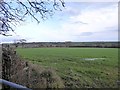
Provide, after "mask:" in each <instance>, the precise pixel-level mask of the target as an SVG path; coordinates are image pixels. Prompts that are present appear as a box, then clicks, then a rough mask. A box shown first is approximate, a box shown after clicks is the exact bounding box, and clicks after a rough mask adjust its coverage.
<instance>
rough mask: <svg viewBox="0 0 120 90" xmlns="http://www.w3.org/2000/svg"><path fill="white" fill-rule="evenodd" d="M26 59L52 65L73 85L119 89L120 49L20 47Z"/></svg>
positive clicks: (67, 82) (65, 83) (77, 86)
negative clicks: (119, 65) (119, 52)
mask: <svg viewBox="0 0 120 90" xmlns="http://www.w3.org/2000/svg"><path fill="white" fill-rule="evenodd" d="M17 52H18V54H19V55H20V56H21V58H23V59H24V60H28V61H29V62H32V63H34V64H38V65H40V66H42V67H45V68H52V69H53V70H55V71H56V73H57V74H58V75H59V76H60V78H61V79H62V80H63V83H64V85H65V87H70V88H88V87H94V88H107V87H111V88H115V87H117V83H116V82H117V80H118V49H117V48H18V49H17Z"/></svg>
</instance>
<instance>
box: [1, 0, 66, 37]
mask: <svg viewBox="0 0 120 90" xmlns="http://www.w3.org/2000/svg"><path fill="white" fill-rule="evenodd" d="M61 7H65V3H64V1H63V0H0V34H2V35H4V36H8V35H7V32H8V31H14V29H13V26H16V25H17V24H18V23H20V22H22V21H25V20H26V18H27V16H31V17H32V18H33V19H35V20H36V21H37V22H38V23H39V22H40V19H43V20H44V19H46V18H47V17H48V16H51V15H53V14H54V11H55V10H60V11H61Z"/></svg>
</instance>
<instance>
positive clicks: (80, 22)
mask: <svg viewBox="0 0 120 90" xmlns="http://www.w3.org/2000/svg"><path fill="white" fill-rule="evenodd" d="M73 23H74V24H88V23H85V22H82V21H76V22H73Z"/></svg>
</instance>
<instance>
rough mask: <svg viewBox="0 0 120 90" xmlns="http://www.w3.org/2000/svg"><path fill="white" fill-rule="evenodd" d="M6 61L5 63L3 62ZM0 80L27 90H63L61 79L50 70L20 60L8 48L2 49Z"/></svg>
mask: <svg viewBox="0 0 120 90" xmlns="http://www.w3.org/2000/svg"><path fill="white" fill-rule="evenodd" d="M5 60H7V62H6V61H5ZM2 67H3V69H2V74H3V75H2V78H3V79H6V80H9V81H11V82H15V83H17V84H21V85H23V86H26V87H29V88H63V87H64V85H63V82H62V80H61V78H60V77H59V76H58V75H57V74H56V73H55V71H54V70H53V69H52V68H43V67H41V66H39V65H36V64H32V63H30V62H27V61H25V60H21V59H20V58H19V56H18V55H16V52H15V51H14V50H13V49H12V48H10V47H7V48H3V59H2Z"/></svg>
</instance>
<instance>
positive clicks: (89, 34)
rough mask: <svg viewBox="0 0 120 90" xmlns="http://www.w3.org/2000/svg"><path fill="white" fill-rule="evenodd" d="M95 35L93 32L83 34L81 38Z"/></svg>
mask: <svg viewBox="0 0 120 90" xmlns="http://www.w3.org/2000/svg"><path fill="white" fill-rule="evenodd" d="M91 35H93V32H83V33H81V34H80V36H91Z"/></svg>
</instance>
